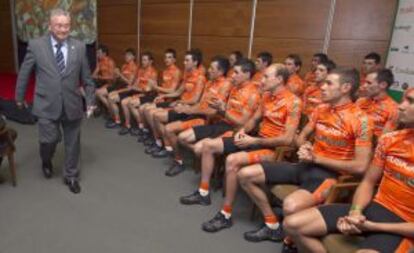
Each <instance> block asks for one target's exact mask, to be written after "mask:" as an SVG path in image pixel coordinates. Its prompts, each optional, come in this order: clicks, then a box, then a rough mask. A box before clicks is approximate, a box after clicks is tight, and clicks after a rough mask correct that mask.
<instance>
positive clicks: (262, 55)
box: [257, 52, 273, 67]
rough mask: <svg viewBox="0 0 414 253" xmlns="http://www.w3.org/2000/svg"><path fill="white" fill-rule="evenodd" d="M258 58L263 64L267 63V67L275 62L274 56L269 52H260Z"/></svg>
mask: <svg viewBox="0 0 414 253" xmlns="http://www.w3.org/2000/svg"><path fill="white" fill-rule="evenodd" d="M257 58H260V59H262V61H263V62H266V66H267V67H268V66H270V64H272V62H273V55H272V54H271V53H269V52H260V53H258V54H257Z"/></svg>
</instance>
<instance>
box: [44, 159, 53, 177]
mask: <svg viewBox="0 0 414 253" xmlns="http://www.w3.org/2000/svg"><path fill="white" fill-rule="evenodd" d="M42 172H43V175H44V176H45V178H47V179H49V178H51V177H52V176H53V166H52V163H51V162H44V163H42Z"/></svg>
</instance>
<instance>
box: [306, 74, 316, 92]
mask: <svg viewBox="0 0 414 253" xmlns="http://www.w3.org/2000/svg"><path fill="white" fill-rule="evenodd" d="M303 81H304V83H305V89H306V87H309V86H311V85H316V75H315V72H314V71H309V72H308V73H306V74H305V78H304V79H303Z"/></svg>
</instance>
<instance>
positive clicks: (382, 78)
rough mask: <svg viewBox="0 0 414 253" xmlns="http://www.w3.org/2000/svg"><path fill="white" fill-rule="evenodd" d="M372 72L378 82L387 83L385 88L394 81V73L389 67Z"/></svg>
mask: <svg viewBox="0 0 414 253" xmlns="http://www.w3.org/2000/svg"><path fill="white" fill-rule="evenodd" d="M374 73H376V74H377V77H376V79H377V81H378V82H379V83H381V82H386V83H387V89H388V88H389V87H390V86H391V85H392V84H393V83H394V74H393V73H392V71H391V70H390V69H386V68H383V69H379V70H377V71H375V72H374Z"/></svg>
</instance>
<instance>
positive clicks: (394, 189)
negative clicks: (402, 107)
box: [372, 129, 414, 222]
mask: <svg viewBox="0 0 414 253" xmlns="http://www.w3.org/2000/svg"><path fill="white" fill-rule="evenodd" d="M372 165H373V166H375V167H377V168H380V169H382V170H383V175H382V179H381V183H380V185H379V188H378V192H377V194H376V195H375V198H374V201H376V202H378V203H380V204H381V205H383V206H384V207H386V208H387V209H389V210H391V211H392V212H393V213H395V214H397V215H398V216H399V217H401V218H402V219H404V220H405V221H407V222H414V129H403V130H400V131H395V132H390V133H387V134H384V135H383V136H382V137H381V138H380V139H379V141H378V145H377V148H376V150H375V155H374V159H373V160H372Z"/></svg>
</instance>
